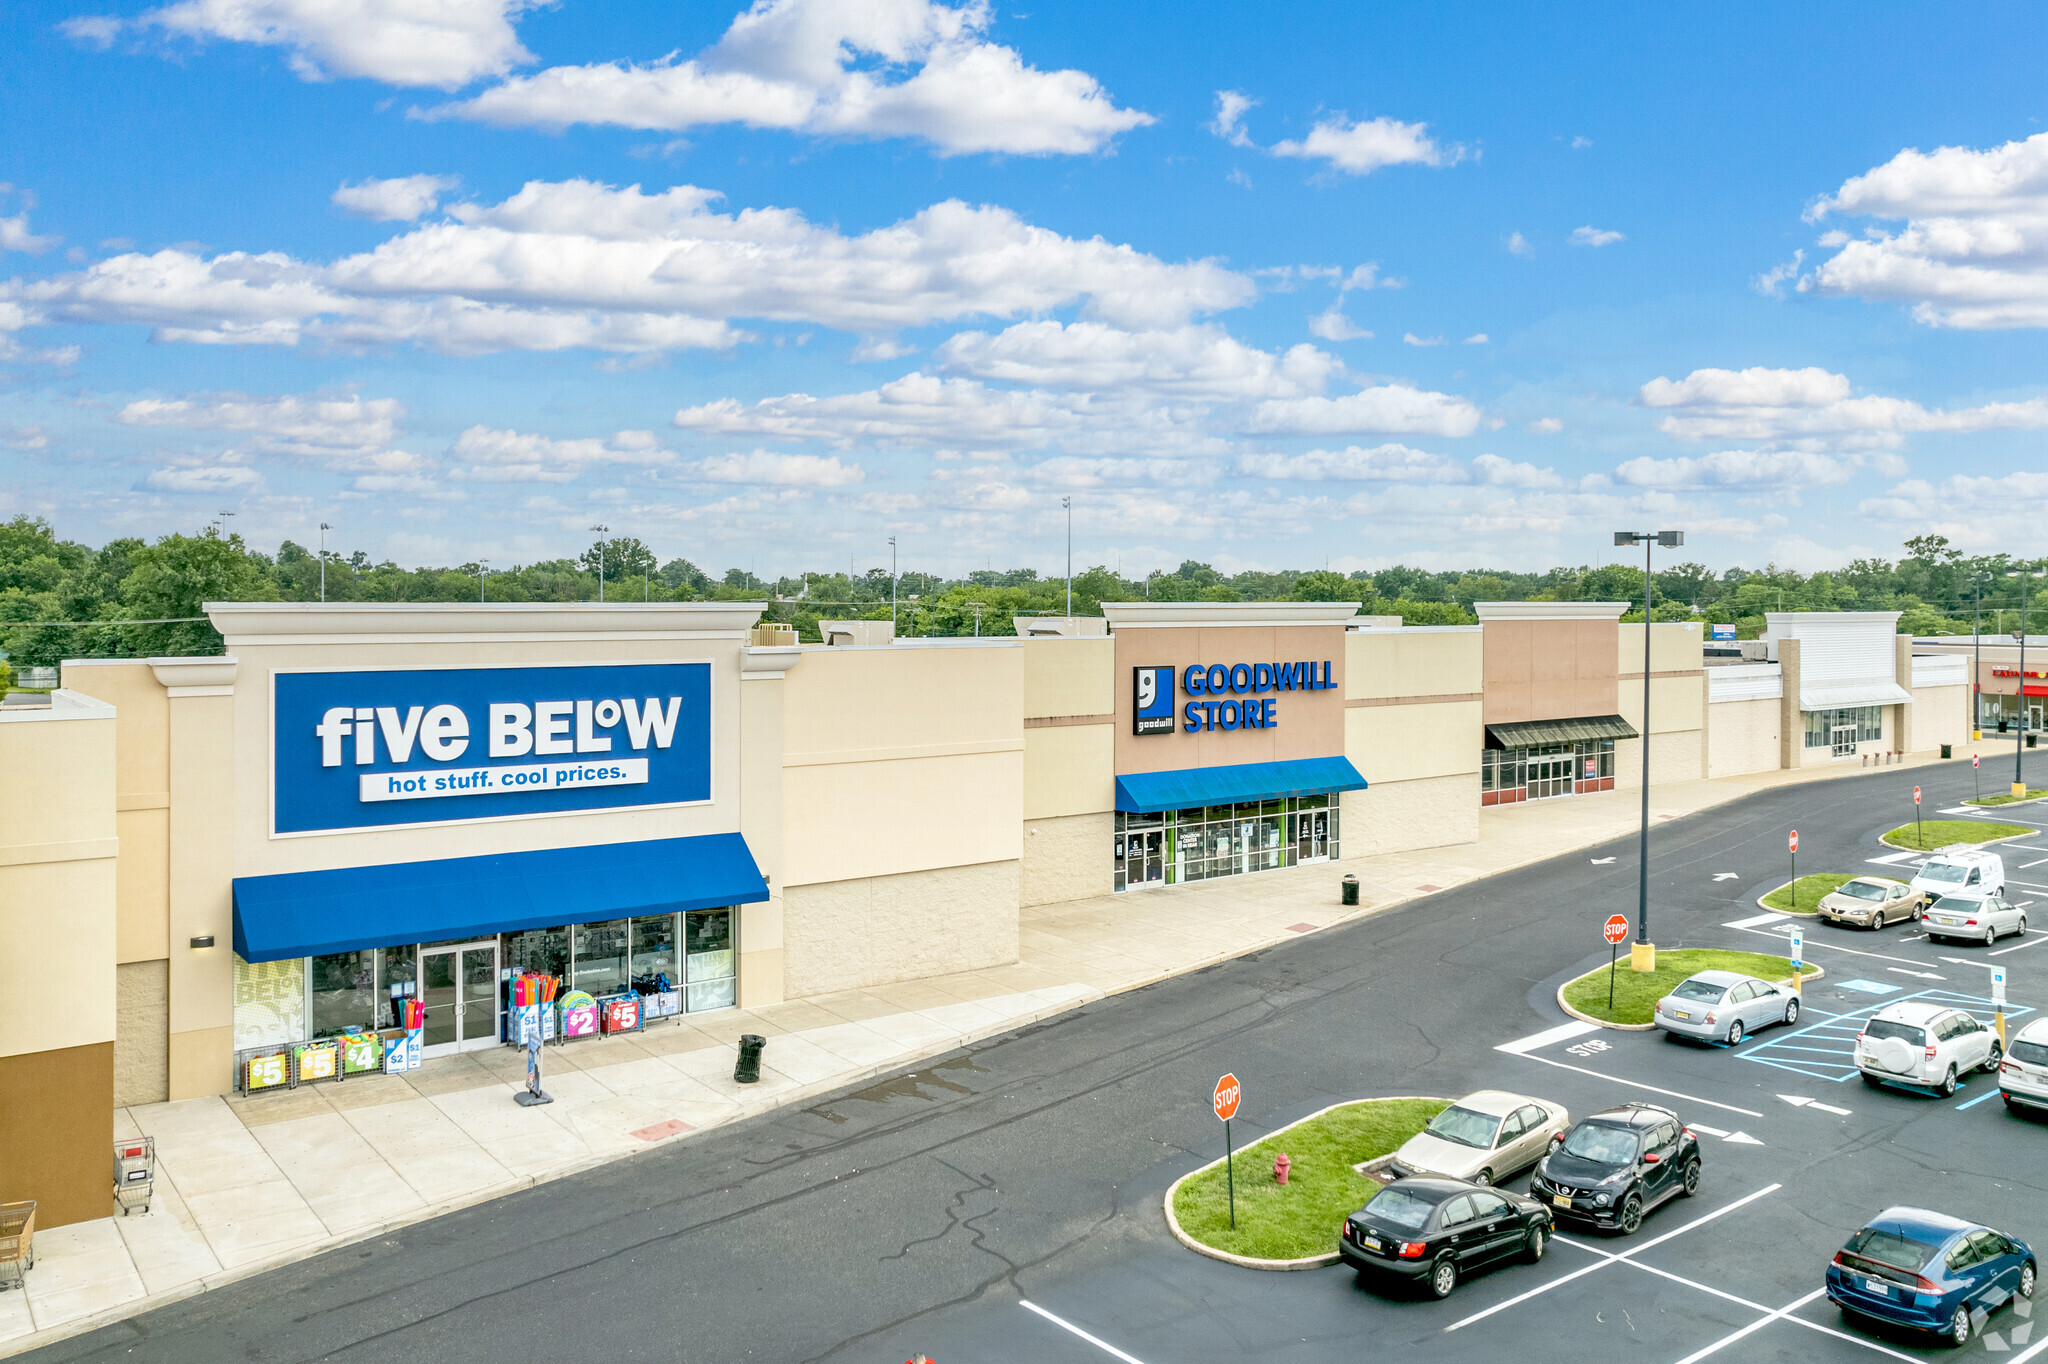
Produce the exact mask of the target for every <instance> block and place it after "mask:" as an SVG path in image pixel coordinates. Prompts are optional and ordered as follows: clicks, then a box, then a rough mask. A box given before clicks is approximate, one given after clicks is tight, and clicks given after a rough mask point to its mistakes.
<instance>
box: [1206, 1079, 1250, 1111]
mask: <svg viewBox="0 0 2048 1364" xmlns="http://www.w3.org/2000/svg"><path fill="white" fill-rule="evenodd" d="M1243 1097H1244V1094H1243V1092H1242V1091H1241V1090H1239V1089H1238V1087H1237V1077H1236V1076H1235V1075H1226V1076H1224V1077H1223V1078H1222V1079H1220V1080H1218V1081H1217V1082H1216V1092H1215V1093H1214V1094H1212V1095H1210V1096H1209V1103H1210V1105H1211V1106H1212V1107H1214V1108H1215V1110H1216V1116H1217V1117H1218V1118H1221V1119H1222V1120H1223V1121H1224V1122H1229V1121H1230V1120H1231V1119H1232V1118H1234V1117H1236V1116H1237V1102H1238V1100H1239V1099H1241V1098H1243Z"/></svg>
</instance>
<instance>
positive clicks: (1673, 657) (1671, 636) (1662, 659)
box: [1614, 621, 1708, 786]
mask: <svg viewBox="0 0 2048 1364" xmlns="http://www.w3.org/2000/svg"><path fill="white" fill-rule="evenodd" d="M1618 629H1619V631H1620V645H1619V659H1620V663H1621V679H1620V687H1619V694H1618V696H1617V698H1616V699H1617V701H1618V703H1619V705H1620V714H1621V717H1622V719H1624V720H1626V721H1628V722H1629V723H1630V724H1631V725H1634V726H1635V727H1636V730H1637V731H1638V732H1641V730H1642V728H1643V627H1642V625H1641V624H1633V625H1622V626H1619V627H1618ZM1700 642H1701V630H1700V627H1699V625H1698V624H1697V623H1696V622H1691V621H1683V622H1680V621H1671V622H1665V623H1661V624H1659V625H1657V626H1656V627H1655V628H1654V629H1653V630H1652V632H1651V635H1650V733H1651V735H1652V743H1651V746H1650V763H1651V772H1650V780H1651V782H1652V784H1655V783H1656V782H1659V781H1696V780H1698V779H1699V778H1701V777H1704V776H1706V775H1707V737H1706V733H1705V727H1706V724H1707V719H1708V717H1707V676H1706V669H1705V668H1704V667H1703V666H1702V662H1701V654H1700ZM1614 757H1615V764H1614V766H1615V771H1614V775H1615V784H1616V785H1617V786H1638V785H1640V784H1641V782H1642V775H1643V771H1642V745H1641V742H1640V741H1639V740H1635V739H1622V740H1619V741H1617V742H1616V743H1615V745H1614Z"/></svg>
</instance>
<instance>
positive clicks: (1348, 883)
mask: <svg viewBox="0 0 2048 1364" xmlns="http://www.w3.org/2000/svg"><path fill="white" fill-rule="evenodd" d="M1344 903H1345V904H1347V905H1355V904H1357V903H1358V877H1357V876H1355V875H1354V874H1352V873H1351V872H1348V871H1347V872H1345V873H1344Z"/></svg>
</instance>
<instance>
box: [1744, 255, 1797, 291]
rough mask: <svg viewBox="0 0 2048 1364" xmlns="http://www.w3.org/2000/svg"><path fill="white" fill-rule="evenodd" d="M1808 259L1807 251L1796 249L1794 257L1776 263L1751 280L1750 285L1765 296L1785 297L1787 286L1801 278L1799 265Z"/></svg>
mask: <svg viewBox="0 0 2048 1364" xmlns="http://www.w3.org/2000/svg"><path fill="white" fill-rule="evenodd" d="M1805 259H1806V252H1804V251H1794V252H1793V253H1792V259H1791V260H1788V261H1785V262H1782V263H1781V264H1778V265H1774V266H1772V267H1771V268H1770V269H1768V270H1766V271H1764V272H1763V273H1762V274H1761V275H1758V276H1757V277H1756V278H1755V279H1753V280H1751V281H1750V282H1749V287H1750V288H1752V289H1754V290H1756V291H1757V292H1758V293H1760V294H1762V295H1763V296H1764V297H1765V298H1783V297H1784V295H1785V286H1786V285H1787V284H1789V283H1791V282H1792V281H1794V280H1796V279H1798V278H1799V266H1800V263H1801V262H1802V261H1804V260H1805Z"/></svg>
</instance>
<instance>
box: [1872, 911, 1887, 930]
mask: <svg viewBox="0 0 2048 1364" xmlns="http://www.w3.org/2000/svg"><path fill="white" fill-rule="evenodd" d="M1883 927H1884V911H1883V910H1881V909H1880V910H1879V911H1877V913H1875V914H1873V915H1871V916H1870V931H1871V932H1873V933H1875V932H1876V931H1877V930H1878V929H1880V928H1883Z"/></svg>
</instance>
